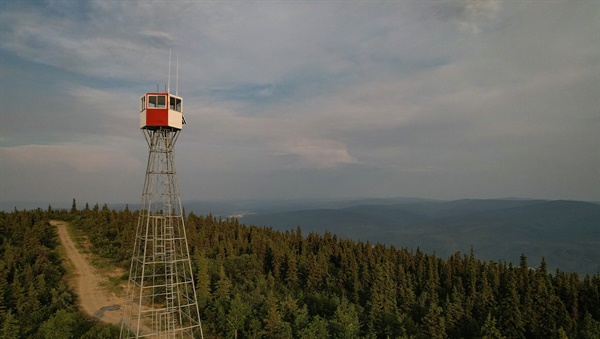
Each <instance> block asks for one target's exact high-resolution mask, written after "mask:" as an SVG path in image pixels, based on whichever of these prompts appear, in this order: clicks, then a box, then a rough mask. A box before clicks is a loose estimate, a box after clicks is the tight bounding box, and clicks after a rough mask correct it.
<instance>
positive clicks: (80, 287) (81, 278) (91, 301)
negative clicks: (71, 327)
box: [50, 220, 123, 325]
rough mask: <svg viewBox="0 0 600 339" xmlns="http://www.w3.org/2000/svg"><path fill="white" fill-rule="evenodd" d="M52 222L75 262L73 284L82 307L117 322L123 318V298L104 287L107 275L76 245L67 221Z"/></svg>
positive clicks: (106, 320) (114, 322)
mask: <svg viewBox="0 0 600 339" xmlns="http://www.w3.org/2000/svg"><path fill="white" fill-rule="evenodd" d="M50 224H51V225H53V226H56V227H57V230H58V236H59V238H60V242H61V244H62V246H63V248H64V249H65V253H66V255H67V257H68V259H69V261H70V262H71V263H72V267H73V269H72V271H73V275H74V277H73V279H71V281H70V285H71V288H73V289H74V290H75V292H76V293H77V296H78V297H79V308H80V309H81V310H82V311H84V312H85V313H87V314H88V315H90V316H92V317H95V318H97V319H99V320H101V321H104V322H107V323H111V324H115V325H118V324H119V323H120V321H121V311H120V308H121V305H122V303H123V300H121V298H119V297H117V296H115V295H114V294H113V293H111V292H109V291H107V290H106V289H105V288H103V287H102V285H103V284H104V285H106V281H107V276H106V275H104V276H103V275H100V274H99V273H98V271H97V270H96V269H95V268H94V267H93V266H92V265H91V264H90V262H89V260H88V258H87V256H86V255H84V254H83V253H81V252H80V251H79V250H78V249H77V247H75V243H74V242H73V239H71V237H70V236H69V232H68V231H67V223H66V222H64V221H58V220H52V221H50Z"/></svg>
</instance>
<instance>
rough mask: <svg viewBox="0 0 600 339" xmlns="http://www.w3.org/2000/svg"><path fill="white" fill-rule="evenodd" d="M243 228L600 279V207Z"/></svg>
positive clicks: (332, 216)
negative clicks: (524, 264) (466, 256)
mask: <svg viewBox="0 0 600 339" xmlns="http://www.w3.org/2000/svg"><path fill="white" fill-rule="evenodd" d="M340 206H343V204H342V205H340ZM240 221H241V222H243V223H246V224H253V225H259V226H272V227H273V228H276V229H281V230H286V229H291V228H295V227H297V226H301V229H302V231H303V232H304V233H308V232H317V233H323V232H325V231H329V232H331V233H333V234H336V235H338V236H339V237H344V238H352V239H356V240H363V241H370V242H381V243H384V244H387V245H394V246H396V247H407V248H413V249H416V248H417V247H418V248H420V249H421V250H424V251H427V252H430V253H432V252H435V253H436V254H437V255H438V256H440V257H447V256H449V255H451V254H453V253H455V252H456V251H461V252H468V251H470V249H471V247H472V248H473V250H474V251H475V254H476V255H477V256H478V257H479V258H482V259H485V260H495V261H507V262H512V263H515V264H516V263H518V262H519V257H520V255H521V254H522V253H523V254H525V255H526V256H527V258H528V260H529V263H530V264H531V265H532V266H538V265H539V262H540V260H541V258H542V257H545V259H546V262H547V263H548V267H549V268H550V269H554V268H560V269H561V270H563V271H572V272H578V273H580V274H594V273H598V272H600V205H598V204H594V203H588V202H580V201H563V200H559V201H545V200H514V199H507V200H456V201H406V202H401V203H388V204H377V203H375V204H362V205H355V206H346V207H340V208H319V209H303V210H294V211H286V212H276V213H265V214H261V213H256V214H246V215H244V216H243V217H241V218H240Z"/></svg>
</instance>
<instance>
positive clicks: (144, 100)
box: [140, 96, 146, 112]
mask: <svg viewBox="0 0 600 339" xmlns="http://www.w3.org/2000/svg"><path fill="white" fill-rule="evenodd" d="M145 109H146V96H143V97H142V101H141V102H140V112H141V111H143V110H145Z"/></svg>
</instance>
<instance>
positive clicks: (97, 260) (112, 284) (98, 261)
mask: <svg viewBox="0 0 600 339" xmlns="http://www.w3.org/2000/svg"><path fill="white" fill-rule="evenodd" d="M57 222H64V223H66V225H67V227H66V228H67V233H68V234H69V236H70V237H71V239H72V240H73V243H75V247H76V248H77V250H78V251H79V252H80V253H82V254H83V255H84V256H85V257H86V259H87V261H88V262H89V263H90V264H91V265H92V266H93V267H94V268H95V269H96V271H97V272H98V273H99V274H100V275H101V276H103V277H106V279H104V280H102V281H100V282H99V285H100V287H102V288H103V289H104V290H105V291H107V292H110V293H113V294H115V295H117V296H119V297H122V296H123V293H124V290H125V286H126V283H127V282H126V281H125V280H123V279H122V278H121V277H122V276H123V274H124V273H125V271H124V270H123V269H122V268H120V267H118V266H116V265H115V264H114V263H113V262H112V261H111V260H110V259H106V258H102V257H100V256H99V255H97V254H94V253H93V252H92V251H91V247H92V244H91V242H90V241H89V238H88V236H87V234H86V233H85V232H84V231H82V230H78V229H77V228H75V227H74V226H73V224H72V223H70V222H66V221H58V220H57ZM59 253H60V255H61V257H62V258H63V259H66V260H63V266H64V267H65V270H66V271H67V274H66V275H65V276H66V277H67V279H69V281H72V280H73V279H74V277H75V272H74V271H75V267H74V265H73V263H72V262H71V260H70V258H69V257H68V256H67V253H66V251H65V249H64V248H63V246H62V244H61V245H59Z"/></svg>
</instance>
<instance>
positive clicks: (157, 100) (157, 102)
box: [148, 95, 167, 108]
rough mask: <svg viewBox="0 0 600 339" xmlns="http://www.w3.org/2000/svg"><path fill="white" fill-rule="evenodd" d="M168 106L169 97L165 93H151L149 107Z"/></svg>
mask: <svg viewBox="0 0 600 339" xmlns="http://www.w3.org/2000/svg"><path fill="white" fill-rule="evenodd" d="M165 107H167V97H166V96H164V95H149V96H148V108H165Z"/></svg>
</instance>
